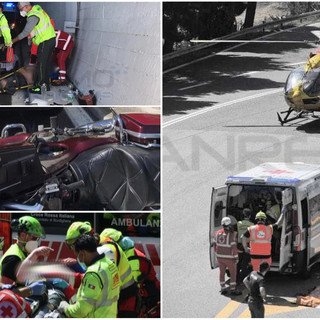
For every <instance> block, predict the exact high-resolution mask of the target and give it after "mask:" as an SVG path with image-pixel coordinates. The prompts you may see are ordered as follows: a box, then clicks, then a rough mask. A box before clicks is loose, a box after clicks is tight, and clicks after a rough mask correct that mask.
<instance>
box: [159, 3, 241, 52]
mask: <svg viewBox="0 0 320 320" xmlns="http://www.w3.org/2000/svg"><path fill="white" fill-rule="evenodd" d="M245 8H246V5H245V3H243V2H163V35H164V41H165V42H164V53H168V52H170V51H172V49H173V44H174V43H175V42H179V41H182V40H191V39H196V38H197V39H212V38H217V37H221V36H223V35H226V34H229V33H231V32H233V31H235V29H236V24H235V16H236V15H239V14H241V13H242V12H243V11H244V10H245Z"/></svg>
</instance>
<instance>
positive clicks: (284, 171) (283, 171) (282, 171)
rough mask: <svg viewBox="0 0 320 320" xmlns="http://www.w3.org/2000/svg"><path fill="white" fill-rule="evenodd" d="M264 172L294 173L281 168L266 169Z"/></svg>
mask: <svg viewBox="0 0 320 320" xmlns="http://www.w3.org/2000/svg"><path fill="white" fill-rule="evenodd" d="M264 172H268V173H271V174H282V173H294V171H287V170H281V169H278V170H264Z"/></svg>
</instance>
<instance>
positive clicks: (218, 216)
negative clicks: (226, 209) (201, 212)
mask: <svg viewBox="0 0 320 320" xmlns="http://www.w3.org/2000/svg"><path fill="white" fill-rule="evenodd" d="M222 211H223V202H222V201H217V202H216V203H215V207H214V225H215V226H220V224H221V220H222Z"/></svg>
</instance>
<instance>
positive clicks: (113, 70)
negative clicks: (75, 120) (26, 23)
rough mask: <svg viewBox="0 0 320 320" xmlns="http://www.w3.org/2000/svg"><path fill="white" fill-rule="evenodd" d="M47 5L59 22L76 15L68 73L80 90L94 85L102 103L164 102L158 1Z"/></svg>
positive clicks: (153, 103) (71, 18)
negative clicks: (73, 42)
mask: <svg viewBox="0 0 320 320" xmlns="http://www.w3.org/2000/svg"><path fill="white" fill-rule="evenodd" d="M68 5H69V6H68ZM43 7H44V8H45V9H46V10H47V12H48V13H49V15H50V16H52V18H53V19H54V20H55V21H56V24H57V27H59V28H61V26H62V20H63V19H66V20H73V19H74V17H76V16H77V17H78V21H77V26H78V28H77V30H76V34H75V47H74V49H73V51H72V56H71V61H70V64H69V68H68V75H69V77H70V78H71V80H72V81H73V83H74V84H75V85H76V86H77V87H78V89H79V90H80V91H81V92H83V93H84V94H87V93H88V91H89V90H90V89H94V90H95V92H96V95H97V99H98V104H105V105H111V104H117V105H141V104H144V105H159V104H160V85H161V77H160V74H161V73H160V52H161V40H160V34H161V32H160V4H159V3H156V2H78V3H59V2H57V3H43ZM68 10H69V11H71V12H69V13H67V12H68ZM77 10H78V12H77ZM75 11H76V12H75Z"/></svg>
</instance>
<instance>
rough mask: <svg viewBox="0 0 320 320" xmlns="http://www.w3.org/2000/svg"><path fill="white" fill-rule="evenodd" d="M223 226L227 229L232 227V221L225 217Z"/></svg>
mask: <svg viewBox="0 0 320 320" xmlns="http://www.w3.org/2000/svg"><path fill="white" fill-rule="evenodd" d="M221 225H222V226H223V227H227V226H231V219H230V218H229V217H224V218H223V219H222V220H221Z"/></svg>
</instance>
